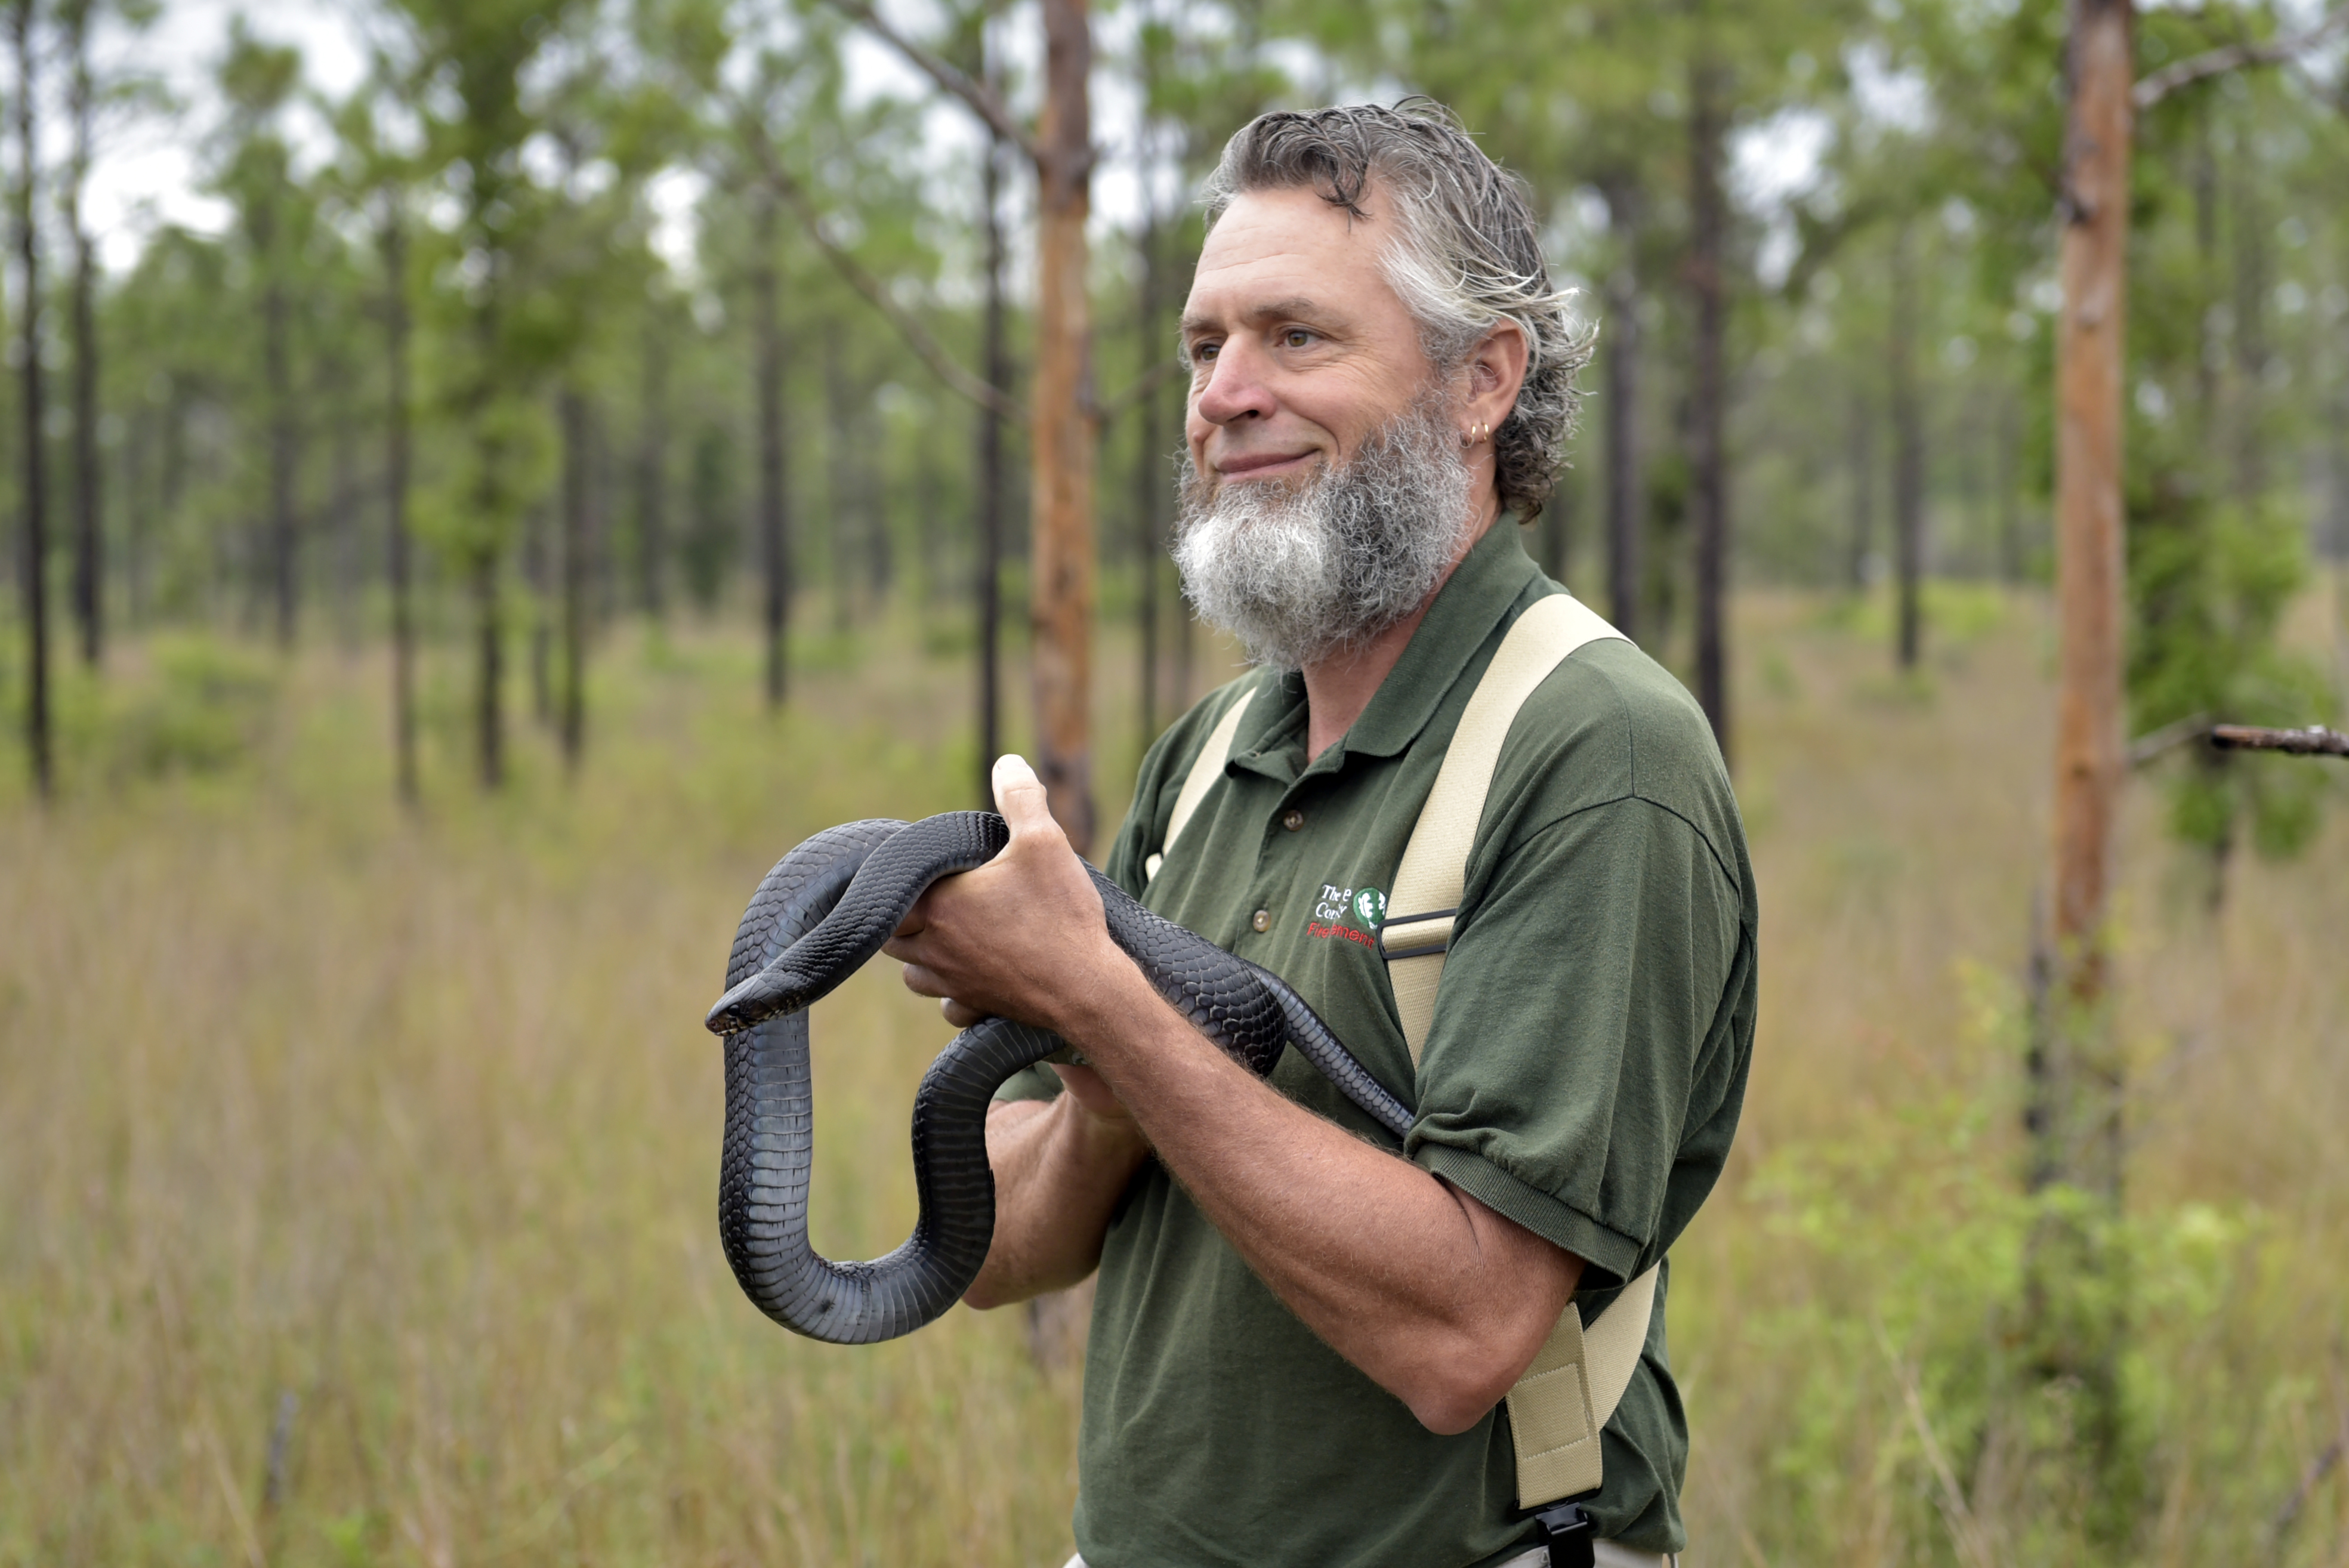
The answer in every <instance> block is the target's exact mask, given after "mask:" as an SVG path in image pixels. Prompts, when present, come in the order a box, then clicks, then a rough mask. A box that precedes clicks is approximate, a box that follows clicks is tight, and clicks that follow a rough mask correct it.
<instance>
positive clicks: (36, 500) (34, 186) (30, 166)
mask: <svg viewBox="0 0 2349 1568" xmlns="http://www.w3.org/2000/svg"><path fill="white" fill-rule="evenodd" d="M9 24H10V34H11V39H12V42H13V43H14V44H15V46H16V89H17V90H16V157H17V171H16V192H15V195H16V281H17V287H18V291H19V292H18V294H17V301H18V309H17V313H16V318H17V321H16V325H17V355H18V358H19V361H20V363H19V364H18V366H17V377H18V381H19V394H18V404H19V407H18V413H19V414H20V416H21V417H22V418H23V425H22V433H23V448H22V451H21V454H20V456H19V459H18V461H19V462H20V463H21V464H22V465H23V476H24V477H23V480H22V489H21V491H20V494H21V498H22V504H23V507H24V526H23V529H22V537H23V539H24V546H25V557H24V561H23V562H22V564H21V566H20V568H19V573H20V575H21V576H22V578H23V585H24V594H25V634H26V665H25V672H26V693H25V749H26V753H27V754H28V755H29V757H30V759H31V761H32V766H33V786H34V788H35V789H36V790H37V791H38V792H39V793H40V795H41V796H42V798H43V799H47V797H48V795H49V793H50V792H51V790H53V789H55V788H56V785H57V763H56V758H55V757H54V756H53V755H52V752H51V737H50V725H49V593H48V565H49V520H48V464H47V460H46V458H45V457H44V454H43V450H42V446H43V438H44V429H43V428H44V424H45V420H46V415H47V405H46V403H45V402H44V400H43V391H44V388H43V387H42V383H41V233H40V219H39V212H40V203H39V195H40V160H39V147H40V138H39V130H40V126H39V121H38V118H37V116H36V113H35V105H36V103H37V102H38V100H39V96H40V95H39V91H38V83H39V80H40V51H39V47H38V44H37V40H36V36H35V29H34V25H33V24H34V16H33V0H16V4H15V5H14V6H13V7H12V9H11V12H10V15H9Z"/></svg>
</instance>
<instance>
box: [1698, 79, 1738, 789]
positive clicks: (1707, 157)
mask: <svg viewBox="0 0 2349 1568" xmlns="http://www.w3.org/2000/svg"><path fill="white" fill-rule="evenodd" d="M1725 97H1726V93H1725V83H1724V82H1723V67H1722V66H1721V65H1720V63H1719V62H1718V61H1717V60H1716V59H1715V58H1714V57H1713V55H1712V53H1711V52H1710V51H1709V50H1708V49H1706V48H1704V47H1702V46H1700V47H1699V48H1698V50H1697V51H1696V53H1695V55H1694V56H1693V57H1692V62H1691V64H1690V67H1689V258H1688V277H1689V293H1690V294H1691V296H1692V297H1691V302H1690V303H1691V304H1692V306H1693V310H1694V315H1695V325H1696V343H1695V351H1696V352H1695V358H1696V363H1695V365H1694V366H1693V367H1692V370H1693V374H1692V377H1690V385H1689V437H1690V453H1689V459H1690V460H1689V509H1690V511H1691V514H1692V521H1693V522H1694V524H1695V528H1696V696H1697V702H1698V704H1699V706H1701V707H1702V708H1703V709H1704V716H1705V717H1706V718H1707V719H1709V720H1711V721H1712V724H1713V738H1714V739H1715V740H1716V741H1718V742H1719V743H1720V746H1721V754H1722V756H1723V758H1727V757H1729V756H1730V738H1729V668H1728V634H1727V628H1726V627H1725V625H1724V624H1723V617H1724V614H1726V610H1727V605H1726V603H1725V595H1726V593H1727V591H1728V578H1729V472H1728V469H1729V451H1728V446H1727V439H1726V430H1725V427H1726V424H1727V421H1728V415H1729V409H1728V397H1729V382H1728V366H1727V355H1728V343H1727V339H1728V335H1729V300H1728V278H1727V275H1726V271H1725V269H1726V267H1727V263H1728V258H1727V250H1728V243H1729V233H1728V231H1729V212H1728V202H1727V200H1726V198H1725V196H1724V194H1723V190H1722V183H1721V165H1722V156H1723V141H1724V139H1725V137H1726V135H1727V129H1728V128H1727V125H1726V123H1725V121H1726V116H1727V106H1726V103H1725V101H1724V100H1725Z"/></svg>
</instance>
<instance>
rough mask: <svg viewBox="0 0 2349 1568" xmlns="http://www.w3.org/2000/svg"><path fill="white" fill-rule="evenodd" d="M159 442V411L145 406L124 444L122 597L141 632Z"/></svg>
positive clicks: (133, 626) (136, 414)
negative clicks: (152, 474)
mask: <svg viewBox="0 0 2349 1568" xmlns="http://www.w3.org/2000/svg"><path fill="white" fill-rule="evenodd" d="M154 442H155V409H154V407H153V405H151V404H147V403H142V404H140V406H139V407H138V409H137V411H136V412H134V413H133V414H132V415H131V416H130V428H129V432H128V433H127V434H126V436H125V437H124V439H123V443H122V495H123V502H124V505H123V508H122V598H123V610H124V612H125V614H126V617H127V620H128V624H129V627H130V629H131V630H133V631H137V630H138V629H139V628H140V626H141V625H142V624H145V622H146V617H147V552H148V541H149V539H150V536H151V535H152V533H153V531H154V521H153V519H152V518H151V517H150V514H149V512H148V510H147V508H148V503H149V502H150V500H152V497H151V495H150V484H149V476H148V464H149V463H150V461H151V460H152V459H153V455H154V454H153V447H154Z"/></svg>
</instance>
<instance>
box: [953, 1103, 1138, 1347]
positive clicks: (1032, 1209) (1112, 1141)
mask: <svg viewBox="0 0 2349 1568" xmlns="http://www.w3.org/2000/svg"><path fill="white" fill-rule="evenodd" d="M1148 1153H1149V1150H1148V1147H1147V1145H1145V1144H1144V1143H1143V1141H1142V1140H1141V1138H1140V1136H1139V1135H1138V1134H1137V1133H1136V1132H1135V1131H1134V1130H1133V1128H1132V1127H1131V1126H1123V1127H1122V1126H1120V1125H1118V1124H1115V1123H1112V1122H1109V1121H1106V1120H1105V1119H1102V1118H1101V1117H1098V1116H1095V1115H1093V1114H1092V1113H1091V1112H1089V1111H1088V1110H1086V1109H1085V1108H1084V1107H1083V1106H1082V1105H1081V1103H1079V1101H1078V1099H1077V1097H1076V1096H1075V1095H1074V1094H1063V1095H1061V1096H1060V1097H1058V1098H1057V1099H1051V1100H1015V1101H1008V1102H1005V1103H1003V1104H1000V1105H998V1106H996V1107H995V1108H994V1109H992V1110H991V1111H989V1112H988V1119H987V1159H988V1164H989V1165H990V1166H991V1167H992V1168H993V1169H994V1171H995V1239H994V1241H993V1242H992V1243H989V1244H988V1250H987V1262H986V1263H985V1264H982V1265H981V1266H980V1268H979V1271H978V1278H977V1279H975V1280H973V1281H972V1282H971V1285H970V1289H969V1290H968V1291H966V1292H965V1293H964V1295H963V1299H964V1300H965V1301H966V1302H968V1303H969V1304H970V1305H972V1306H974V1307H977V1308H978V1309H979V1310H981V1311H985V1310H987V1309H988V1308H990V1307H997V1306H1003V1305H1009V1303H1012V1302H1015V1301H1025V1300H1027V1299H1028V1298H1029V1297H1030V1296H1033V1295H1041V1294H1042V1293H1044V1292H1045V1291H1048V1290H1061V1289H1063V1288H1065V1287H1067V1286H1069V1285H1072V1284H1076V1283H1077V1282H1078V1281H1079V1280H1081V1279H1083V1278H1084V1277H1085V1276H1086V1275H1087V1274H1091V1273H1092V1271H1093V1270H1094V1268H1095V1267H1096V1266H1098V1265H1099V1264H1100V1263H1101V1253H1102V1238H1103V1237H1104V1236H1105V1235H1106V1234H1107V1233H1108V1231H1109V1217H1110V1212H1111V1211H1112V1209H1114V1208H1115V1207H1116V1206H1117V1201H1118V1198H1119V1197H1120V1196H1121V1195H1122V1194H1123V1192H1124V1191H1125V1188H1126V1184H1127V1183H1128V1182H1130V1181H1133V1173H1134V1171H1136V1170H1137V1169H1138V1168H1139V1167H1140V1166H1141V1164H1142V1161H1143V1160H1144V1159H1146V1158H1147V1157H1148Z"/></svg>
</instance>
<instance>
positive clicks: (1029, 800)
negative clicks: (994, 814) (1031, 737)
mask: <svg viewBox="0 0 2349 1568" xmlns="http://www.w3.org/2000/svg"><path fill="white" fill-rule="evenodd" d="M995 809H996V810H999V811H1000V812H1002V813H1003V820H1005V821H1007V822H1009V823H1010V824H1011V830H1012V831H1013V832H1014V833H1022V832H1030V831H1033V830H1036V829H1038V828H1042V827H1048V826H1050V824H1051V820H1052V811H1051V808H1050V805H1048V804H1047V803H1046V801H1045V799H1044V781H1043V780H1042V779H1039V778H1037V777H1036V770H1035V769H1033V768H1030V767H1029V766H1028V759H1027V758H1024V757H1022V756H1020V755H1019V753H1018V752H1014V751H1007V752H1005V753H1004V754H1003V755H1002V756H1000V757H999V758H996V759H995Z"/></svg>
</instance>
